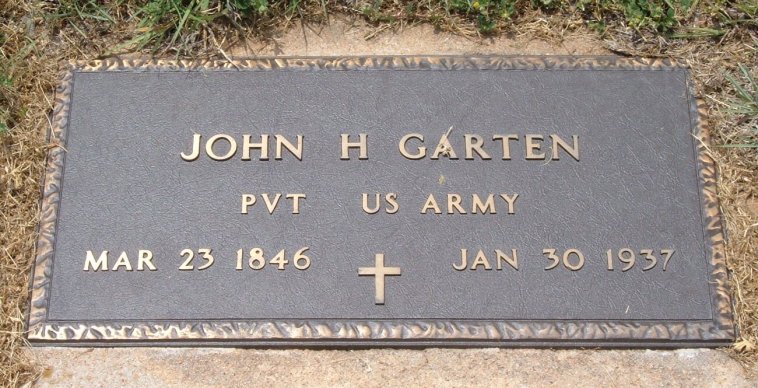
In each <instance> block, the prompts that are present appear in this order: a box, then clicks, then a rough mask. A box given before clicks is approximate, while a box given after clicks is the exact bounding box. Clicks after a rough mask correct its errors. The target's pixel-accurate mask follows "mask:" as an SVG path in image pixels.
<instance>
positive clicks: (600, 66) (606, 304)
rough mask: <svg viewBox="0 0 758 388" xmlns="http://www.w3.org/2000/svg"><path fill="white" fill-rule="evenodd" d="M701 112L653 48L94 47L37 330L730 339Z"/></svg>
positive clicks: (324, 342)
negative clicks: (433, 52) (645, 54)
mask: <svg viewBox="0 0 758 388" xmlns="http://www.w3.org/2000/svg"><path fill="white" fill-rule="evenodd" d="M698 108H699V106H698V103H697V101H696V100H695V99H694V98H693V97H692V88H691V86H690V81H689V78H688V73H687V69H686V68H684V67H682V66H679V65H677V64H675V63H670V62H666V61H656V60H646V59H621V58H616V57H600V58H595V57H578V58H577V57H572V58H562V57H482V58H464V57H376V58H303V59H296V58H285V59H255V60H240V61H236V62H234V63H229V62H206V63H199V62H163V61H156V62H153V61H142V60H134V61H96V62H91V63H74V64H72V65H71V66H70V67H69V68H67V69H64V71H63V73H62V76H61V83H60V86H59V88H58V90H57V92H56V107H55V110H54V112H53V116H52V118H53V120H52V127H51V140H52V146H51V150H50V153H49V156H48V167H47V171H46V175H45V184H44V187H43V198H42V210H41V217H40V233H39V238H38V242H37V259H36V262H35V267H34V270H33V274H32V282H31V283H32V284H31V290H30V299H31V301H30V308H29V313H28V325H29V326H28V327H29V335H28V337H29V340H30V341H32V342H33V343H35V344H56V345H59V344H63V345H65V344H73V345H77V344H79V345H81V344H87V345H95V346H114V345H117V346H128V345H151V344H152V345H187V344H193V345H213V346H219V345H222V346H224V345H229V346H367V345H368V346H446V345H449V346H461V345H466V346H550V347H554V346H577V347H584V346H614V347H618V346H628V347H650V346H655V347H676V346H720V345H723V344H725V343H728V342H729V341H731V340H732V339H733V338H734V326H733V322H732V315H731V302H730V297H729V293H728V291H727V288H726V270H725V264H724V257H723V235H722V230H721V216H720V214H719V210H718V200H717V196H716V192H715V167H714V165H713V162H712V161H711V159H710V158H709V157H708V156H707V153H706V152H705V150H706V148H705V147H706V146H707V142H708V137H707V128H706V126H705V121H704V120H703V118H702V114H701V112H700V110H699V109H698Z"/></svg>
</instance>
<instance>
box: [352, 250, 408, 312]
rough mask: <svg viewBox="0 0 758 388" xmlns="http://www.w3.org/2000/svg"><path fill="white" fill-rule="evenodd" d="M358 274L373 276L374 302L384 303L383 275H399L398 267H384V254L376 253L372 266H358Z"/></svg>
mask: <svg viewBox="0 0 758 388" xmlns="http://www.w3.org/2000/svg"><path fill="white" fill-rule="evenodd" d="M358 275H359V276H374V288H376V295H375V297H374V303H376V304H384V277H385V276H400V267H385V266H384V254H383V253H377V254H376V264H375V265H374V267H360V268H358Z"/></svg>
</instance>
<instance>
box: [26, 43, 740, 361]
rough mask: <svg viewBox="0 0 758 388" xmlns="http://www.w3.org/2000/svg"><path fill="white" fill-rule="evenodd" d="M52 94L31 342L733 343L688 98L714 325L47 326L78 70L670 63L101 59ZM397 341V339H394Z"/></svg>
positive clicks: (663, 63) (702, 146) (636, 65)
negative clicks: (71, 105) (51, 279)
mask: <svg viewBox="0 0 758 388" xmlns="http://www.w3.org/2000/svg"><path fill="white" fill-rule="evenodd" d="M62 67H63V70H62V72H61V75H60V83H59V86H58V88H57V90H56V97H55V109H54V110H53V115H52V125H51V141H52V143H53V145H54V146H53V147H51V148H50V151H49V153H48V157H47V167H46V171H45V177H44V187H43V193H42V204H41V211H40V214H41V215H40V225H39V236H38V240H37V247H36V249H37V251H36V260H35V265H34V270H33V275H32V282H31V290H30V294H31V302H30V307H29V312H28V326H27V327H28V339H29V340H30V341H32V342H35V343H48V344H66V343H68V344H76V343H87V344H91V343H95V344H100V345H115V344H127V345H128V344H130V343H131V344H151V343H153V344H174V345H179V344H182V343H188V342H189V343H214V344H218V343H221V344H223V343H231V344H244V345H256V344H266V345H275V344H280V345H281V344H301V345H318V344H319V343H330V344H339V343H345V344H348V343H349V344H353V345H354V344H356V343H357V344H360V343H366V344H371V345H375V346H378V345H382V344H383V343H384V344H392V345H395V346H397V345H398V344H399V345H401V346H402V345H406V346H410V345H413V344H414V343H417V344H418V343H420V344H430V343H431V344H435V345H445V344H465V343H487V344H491V345H501V346H508V345H511V346H517V345H518V344H525V343H526V344H530V345H534V346H554V345H556V344H558V345H562V346H572V345H573V346H594V345H611V346H612V345H614V344H622V345H623V346H635V345H636V346H672V345H676V344H680V345H682V344H688V343H689V344H698V346H719V345H724V344H727V343H729V342H732V341H733V340H734V338H735V326H734V321H733V316H732V304H731V297H730V294H729V290H728V286H727V280H728V273H727V269H726V260H725V255H724V244H725V242H724V234H723V229H722V219H721V213H720V207H719V202H718V196H717V183H716V179H717V176H716V174H717V170H716V166H715V164H714V161H713V159H712V158H711V157H710V156H709V155H708V149H707V148H708V139H709V137H708V130H707V127H706V122H705V120H704V117H705V114H706V106H705V105H704V103H703V102H702V101H699V100H697V101H696V100H695V99H694V98H690V107H691V112H690V113H691V121H692V123H691V124H692V128H693V129H694V133H693V135H695V136H696V138H697V139H698V142H697V154H698V160H697V168H698V177H699V181H700V182H699V183H700V186H701V191H702V193H701V201H702V207H703V209H702V211H703V221H704V225H703V230H704V233H705V236H707V239H708V241H707V244H706V246H707V248H706V256H707V258H708V259H709V260H708V262H709V264H710V268H711V281H710V287H711V296H712V305H713V308H714V310H715V311H714V319H713V321H692V322H686V321H684V322H671V321H664V322H660V321H656V322H647V321H638V322H629V321H603V322H598V321H493V320H487V321H484V320H465V321H451V320H277V321H261V320H249V321H229V322H217V321H209V322H201V321H186V322H177V321H170V322H163V321H151V322H131V321H130V322H109V323H101V322H97V323H94V322H79V323H70V322H65V323H63V322H49V321H47V311H48V302H49V297H50V295H49V292H50V277H51V268H52V262H53V257H54V247H55V230H56V222H57V215H58V207H59V204H60V198H61V197H60V187H61V182H62V178H63V169H64V163H65V150H64V147H63V146H64V145H65V144H66V131H67V127H68V116H69V109H70V104H71V93H72V88H73V78H74V77H73V75H74V73H75V72H111V71H195V70H212V71H270V70H281V69H288V70H290V71H314V70H326V71H339V70H351V71H355V70H610V71H616V70H648V71H649V70H660V71H667V70H681V69H684V66H681V65H679V64H677V63H676V62H675V61H673V60H669V59H644V58H620V57H614V56H608V57H544V56H543V57H493V56H486V57H443V56H423V57H422V56H408V57H404V56H392V57H348V58H262V59H240V60H233V61H219V60H208V61H181V60H180V61H167V60H155V59H144V58H139V59H119V58H115V59H107V60H97V61H85V62H70V63H67V64H64V65H63V66H62ZM398 341H399V342H398Z"/></svg>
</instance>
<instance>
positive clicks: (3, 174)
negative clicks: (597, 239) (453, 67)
mask: <svg viewBox="0 0 758 388" xmlns="http://www.w3.org/2000/svg"><path fill="white" fill-rule="evenodd" d="M757 4H758V3H756V2H755V1H754V0H736V1H730V2H727V1H722V0H684V1H668V0H580V1H572V2H561V1H557V0H529V1H522V0H421V1H412V0H393V1H391V2H388V1H382V0H378V1H375V0H339V1H336V0H323V1H321V0H320V1H314V0H286V1H269V0H225V1H218V0H141V1H137V0H120V1H115V2H113V1H102V0H101V1H97V0H60V1H57V2H45V1H32V0H0V305H2V312H0V384H6V385H8V386H18V385H24V384H26V383H29V382H31V381H33V380H34V379H35V378H36V377H37V376H39V374H41V373H45V371H42V370H40V369H39V368H38V367H36V366H35V363H34V360H30V359H29V358H27V356H25V355H24V353H23V352H22V347H23V345H24V340H23V330H24V325H23V312H24V310H25V308H26V303H27V299H28V294H27V285H28V279H29V271H30V266H31V263H32V260H33V254H34V240H35V228H36V225H37V217H38V215H37V212H38V210H39V209H38V201H39V196H40V186H39V185H40V179H41V176H42V172H43V167H44V159H45V153H46V150H47V147H48V145H47V144H46V142H45V140H44V133H45V131H46V129H47V127H48V125H49V121H48V114H49V113H50V111H51V109H52V99H53V90H54V87H55V83H56V81H57V71H58V63H59V61H61V60H69V59H93V58H100V57H106V56H111V55H115V54H122V53H134V52H138V53H141V54H147V55H151V54H152V55H160V56H163V57H172V56H177V57H178V56H182V57H192V58H207V57H215V58H221V59H223V58H225V57H226V54H225V51H224V49H225V48H226V47H228V46H230V45H234V44H236V43H239V42H240V41H242V40H244V39H247V38H251V37H254V38H260V39H267V38H269V37H271V36H273V35H274V34H275V33H277V32H279V31H283V30H285V29H287V28H289V27H290V26H293V25H300V24H307V23H324V22H328V15H329V14H338V13H339V14H342V15H350V17H353V18H356V19H363V20H365V21H367V22H368V23H369V25H370V26H372V30H371V31H369V32H368V33H367V34H366V35H365V36H366V39H371V38H373V37H374V36H377V35H378V34H381V33H385V32H386V31H391V30H393V29H399V28H402V27H403V26H405V25H408V24H413V23H421V22H423V23H430V24H433V25H434V26H436V27H437V28H438V29H440V30H444V31H450V32H453V33H457V34H462V35H466V36H468V37H470V38H472V39H483V38H486V37H487V36H488V35H498V34H515V35H518V36H522V37H528V38H531V39H542V40H546V41H548V42H551V43H554V44H560V42H561V39H562V37H563V36H565V35H566V34H568V33H583V34H593V35H595V36H599V37H600V38H601V39H602V41H603V42H604V45H605V48H606V49H608V50H610V51H612V52H615V53H617V54H619V55H637V56H647V57H670V58H675V59H677V60H679V61H681V62H683V63H686V64H688V65H690V66H691V71H692V75H693V78H694V79H695V82H696V84H697V87H696V89H697V93H698V96H699V97H701V98H703V99H704V100H705V102H706V104H707V106H708V116H709V126H710V128H711V133H712V136H713V141H712V147H711V154H712V155H713V157H714V158H715V159H716V160H717V161H718V163H719V169H720V198H721V205H722V208H723V211H724V215H725V220H726V229H727V238H728V246H727V254H728V263H729V268H730V271H731V285H732V288H733V293H734V299H735V304H736V319H737V321H738V323H739V327H740V338H739V339H738V340H737V341H736V343H735V344H734V346H733V347H732V349H731V350H730V353H731V354H732V355H733V356H734V357H736V358H738V359H739V360H741V361H743V362H744V363H745V364H746V365H749V366H753V367H754V366H756V365H758V277H756V276H754V273H755V272H758V263H757V262H756V261H755V258H756V257H758V118H757V117H758V85H756V80H755V77H758V74H755V72H756V64H758V56H757V54H756V52H757V50H756V46H758V36H757V35H758V32H757V31H758V19H757V17H756V13H757V12H758V5H757ZM753 370H755V368H753ZM47 372H49V371H47Z"/></svg>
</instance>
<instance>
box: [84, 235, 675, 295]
mask: <svg viewBox="0 0 758 388" xmlns="http://www.w3.org/2000/svg"><path fill="white" fill-rule="evenodd" d="M309 251H310V248H309V247H296V248H292V249H289V248H284V249H278V250H277V249H274V250H269V249H263V248H260V247H247V248H240V249H237V250H236V251H231V250H230V251H229V252H226V251H224V250H218V251H217V250H214V249H213V248H210V247H204V248H186V249H182V250H181V251H179V252H177V255H176V256H175V257H156V256H154V255H153V251H152V250H150V249H136V250H133V251H121V252H111V251H109V250H103V251H95V250H88V251H86V252H84V254H83V255H82V256H83V266H82V269H83V271H84V272H86V273H91V274H96V273H106V272H131V273H138V272H152V271H158V270H159V268H160V269H161V270H163V268H166V270H174V271H186V272H190V271H206V270H209V269H211V268H218V267H222V268H224V269H225V270H230V271H246V272H249V273H251V274H254V273H260V272H263V271H274V272H278V273H282V274H285V273H287V272H291V271H308V270H310V269H312V268H313V267H315V266H317V265H318V264H319V258H316V257H311V256H312V255H311V253H310V252H309ZM675 253H676V252H675V251H674V250H673V249H660V248H658V249H654V248H649V247H645V248H639V247H638V248H634V247H623V248H609V249H607V250H605V251H604V252H587V253H584V252H582V251H581V250H579V249H576V248H568V249H557V248H543V249H541V250H520V249H517V248H507V249H491V250H483V249H468V248H460V250H459V251H458V252H455V253H453V254H452V255H451V258H450V260H449V261H448V262H447V264H444V265H445V266H446V267H448V268H449V269H450V271H452V272H453V273H460V272H463V271H501V272H504V273H505V272H509V271H519V270H523V266H521V267H520V264H523V261H522V260H523V259H521V257H524V258H526V257H529V258H530V259H533V258H539V260H542V261H543V263H542V264H543V265H544V267H542V272H544V271H582V270H587V268H588V267H590V263H593V264H594V265H592V267H597V266H598V265H597V264H595V263H599V264H600V265H602V268H603V270H604V271H609V272H615V273H620V274H623V273H629V272H631V271H642V272H643V273H644V272H650V271H667V270H669V269H670V267H671V265H672V263H675V260H674V261H673V262H672V258H673V257H674V256H675ZM357 261H358V262H363V261H365V258H358V259H357ZM396 261H398V262H401V261H402V260H396ZM396 265H398V264H396ZM355 270H357V276H372V277H373V278H374V283H375V299H374V303H375V304H379V305H383V304H384V288H385V277H387V276H401V275H402V273H403V269H402V268H401V267H400V266H388V265H385V256H384V253H375V254H374V265H373V266H370V265H367V266H363V267H357V268H356V269H355ZM354 273H355V272H354Z"/></svg>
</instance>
